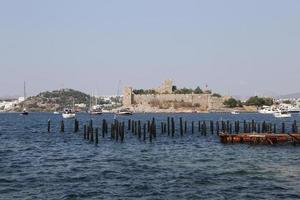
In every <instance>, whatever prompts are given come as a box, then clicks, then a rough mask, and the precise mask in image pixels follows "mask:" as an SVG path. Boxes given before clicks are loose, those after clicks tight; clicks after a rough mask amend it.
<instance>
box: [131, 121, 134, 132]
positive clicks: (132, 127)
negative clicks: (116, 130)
mask: <svg viewBox="0 0 300 200" xmlns="http://www.w3.org/2000/svg"><path fill="white" fill-rule="evenodd" d="M134 124H135V123H134V120H132V121H131V133H134Z"/></svg>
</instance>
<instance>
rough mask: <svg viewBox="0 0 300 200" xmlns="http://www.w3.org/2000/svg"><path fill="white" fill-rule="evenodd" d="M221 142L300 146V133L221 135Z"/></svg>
mask: <svg viewBox="0 0 300 200" xmlns="http://www.w3.org/2000/svg"><path fill="white" fill-rule="evenodd" d="M219 137H220V141H221V143H223V144H230V143H248V144H271V145H273V144H282V143H293V144H300V134H299V133H292V134H289V133H281V134H272V133H267V134H258V133H251V134H249V133H244V134H228V133H221V134H220V135H219Z"/></svg>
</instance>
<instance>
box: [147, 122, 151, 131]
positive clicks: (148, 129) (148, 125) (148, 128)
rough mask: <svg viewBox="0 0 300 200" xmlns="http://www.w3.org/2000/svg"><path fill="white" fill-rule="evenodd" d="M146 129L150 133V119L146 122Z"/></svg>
mask: <svg viewBox="0 0 300 200" xmlns="http://www.w3.org/2000/svg"><path fill="white" fill-rule="evenodd" d="M147 131H148V133H150V131H151V123H150V120H148V122H147Z"/></svg>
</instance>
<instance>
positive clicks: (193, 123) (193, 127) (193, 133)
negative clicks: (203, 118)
mask: <svg viewBox="0 0 300 200" xmlns="http://www.w3.org/2000/svg"><path fill="white" fill-rule="evenodd" d="M192 134H194V121H192Z"/></svg>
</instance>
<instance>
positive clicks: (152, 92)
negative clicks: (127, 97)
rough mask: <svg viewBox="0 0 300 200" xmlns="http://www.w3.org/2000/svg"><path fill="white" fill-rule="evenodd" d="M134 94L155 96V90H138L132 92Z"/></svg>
mask: <svg viewBox="0 0 300 200" xmlns="http://www.w3.org/2000/svg"><path fill="white" fill-rule="evenodd" d="M133 93H134V94H157V92H156V91H155V90H151V89H150V90H143V89H138V90H133Z"/></svg>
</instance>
